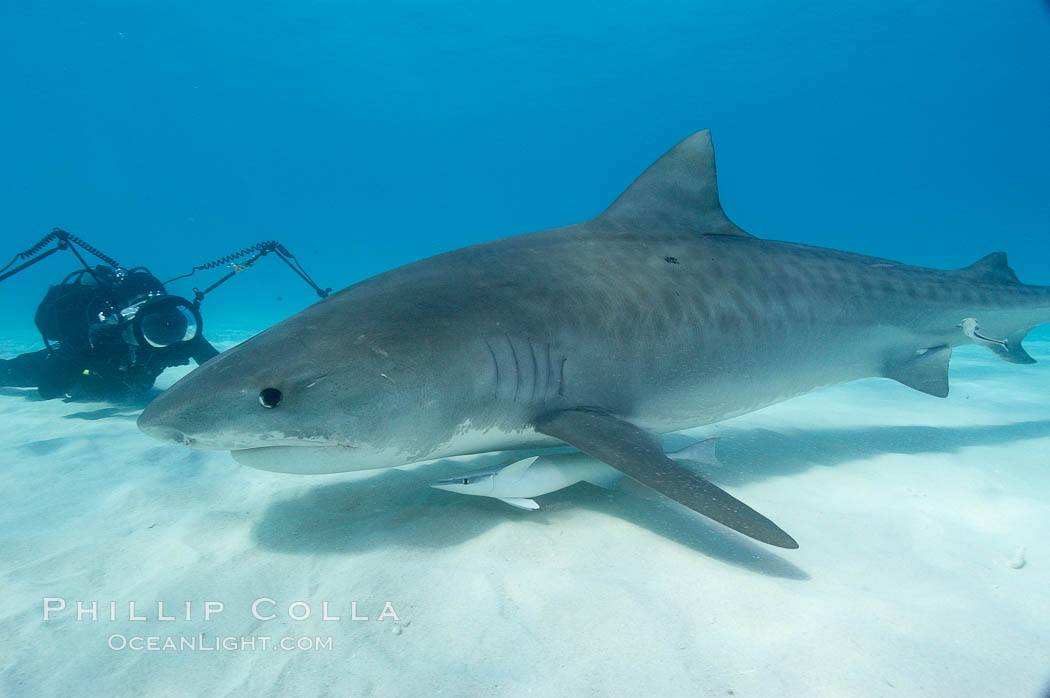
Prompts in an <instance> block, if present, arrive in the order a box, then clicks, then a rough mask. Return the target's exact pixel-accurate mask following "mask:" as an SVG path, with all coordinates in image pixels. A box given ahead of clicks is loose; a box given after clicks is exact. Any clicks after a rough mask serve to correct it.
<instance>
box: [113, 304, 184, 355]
mask: <svg viewBox="0 0 1050 698" xmlns="http://www.w3.org/2000/svg"><path fill="white" fill-rule="evenodd" d="M120 318H121V324H122V325H123V332H122V333H123V336H124V341H125V342H127V343H128V344H134V345H136V346H139V347H150V348H152V349H166V348H168V347H170V346H173V345H176V344H179V343H180V342H192V341H193V340H194V339H196V338H197V337H199V336H200V335H201V333H202V332H203V327H204V320H203V319H202V318H201V314H200V311H199V310H198V309H197V307H196V306H195V305H194V304H193V303H191V302H190V301H188V300H186V299H185V298H181V297H179V296H171V295H167V294H150V295H148V296H146V297H145V298H142V299H140V300H137V301H136V302H134V303H132V304H131V305H129V306H127V307H126V308H124V309H122V310H121V311H120Z"/></svg>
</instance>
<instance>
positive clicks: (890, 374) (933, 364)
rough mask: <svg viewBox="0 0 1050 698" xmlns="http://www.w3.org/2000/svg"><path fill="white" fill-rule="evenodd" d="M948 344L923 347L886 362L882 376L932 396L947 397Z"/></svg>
mask: <svg viewBox="0 0 1050 698" xmlns="http://www.w3.org/2000/svg"><path fill="white" fill-rule="evenodd" d="M951 358H952V348H951V347H950V346H948V345H944V346H940V347H931V348H929V349H923V350H922V351H920V352H919V353H916V354H912V355H911V356H908V357H906V358H904V359H901V360H896V361H890V362H887V364H886V368H885V370H884V371H883V374H882V375H883V376H885V377H886V378H892V379H893V380H895V381H897V382H898V383H903V384H904V385H906V386H908V387H909V388H915V389H916V390H919V391H921V392H924V393H926V394H927V395H932V396H934V397H948V361H949V359H951Z"/></svg>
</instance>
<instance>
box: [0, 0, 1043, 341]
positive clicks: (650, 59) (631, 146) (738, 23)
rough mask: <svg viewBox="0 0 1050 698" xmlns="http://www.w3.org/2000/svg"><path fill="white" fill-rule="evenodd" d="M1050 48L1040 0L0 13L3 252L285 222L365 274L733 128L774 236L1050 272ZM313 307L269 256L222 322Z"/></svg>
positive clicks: (115, 7) (763, 221) (593, 206)
mask: <svg viewBox="0 0 1050 698" xmlns="http://www.w3.org/2000/svg"><path fill="white" fill-rule="evenodd" d="M1047 46H1050V5H1048V4H1047V3H1046V2H1038V1H1036V0H1024V1H1021V2H1010V3H993V2H985V1H974V0H969V1H964V2H913V1H909V2H903V1H900V0H891V1H890V2H885V3H878V4H877V5H872V4H871V3H832V2H797V1H795V2H787V3H785V2H764V3H751V4H748V5H746V6H742V5H741V4H740V3H733V2H724V1H723V2H706V3H687V2H666V1H662V2H646V3H640V2H637V3H622V2H621V3H601V4H597V3H566V2H558V3H545V2H544V3H504V2H499V3H493V2H459V3H443V4H437V3H418V2H405V1H403V0H402V1H396V2H388V3H375V4H361V3H337V2H313V1H308V2H296V3H291V2H287V3H274V2H255V3H223V4H219V3H201V2H189V3H136V2H107V3H101V4H100V3H89V4H85V3H74V2H33V3H13V2H12V3H4V4H3V6H2V8H0V62H2V64H3V65H5V66H7V68H6V70H5V76H4V88H3V93H2V95H3V96H2V100H3V107H2V109H0V129H2V132H3V133H4V134H5V138H4V148H3V155H2V157H0V215H2V217H3V226H2V230H3V238H2V240H3V243H2V247H3V248H5V249H7V250H8V252H3V256H4V257H5V260H4V261H6V257H7V256H8V255H9V253H10V254H13V253H14V252H15V251H17V250H20V249H24V248H25V247H28V246H29V245H30V244H32V243H33V242H35V241H36V240H37V239H38V238H39V237H41V236H42V235H43V234H44V233H46V232H47V231H49V230H50V229H51V228H52V227H54V226H61V227H63V228H66V229H68V230H70V231H72V232H74V233H77V234H79V235H81V236H82V237H84V238H86V239H88V240H89V241H91V242H93V243H94V244H95V245H97V246H98V247H100V248H102V249H103V250H104V251H106V252H108V253H109V254H110V255H112V256H114V257H116V258H117V259H118V260H119V261H121V262H122V263H123V264H125V265H134V264H144V265H147V266H150V267H152V268H153V269H154V270H155V271H156V273H157V274H158V275H159V276H161V277H162V278H167V277H169V276H174V275H175V274H177V273H181V272H183V271H185V270H187V269H188V268H189V267H190V266H192V265H193V264H197V263H200V262H203V261H206V260H210V259H212V258H215V257H218V256H221V255H224V254H226V253H228V252H229V251H231V250H235V249H240V248H241V247H244V246H246V245H248V244H250V243H253V242H255V241H258V240H262V239H268V238H274V239H277V240H280V241H282V242H284V243H285V244H286V245H287V246H288V247H289V248H290V249H291V250H292V251H293V252H294V253H296V254H298V255H299V256H300V258H301V259H302V261H303V263H304V264H305V265H306V267H307V269H308V270H310V271H311V272H312V273H313V275H314V276H315V277H316V278H317V279H318V281H319V282H320V283H322V285H326V286H333V287H335V288H340V287H342V286H345V285H348V284H350V283H352V282H354V281H357V280H360V279H362V278H365V277H367V276H369V275H372V274H375V273H377V272H380V271H383V270H385V269H388V268H391V267H394V266H397V265H400V264H404V263H406V262H410V261H413V260H416V259H419V258H422V257H426V256H429V255H431V254H435V253H437V252H441V251H444V250H448V249H452V248H456V247H461V246H464V245H468V244H471V243H476V242H481V241H484V240H489V239H493V238H496V237H501V236H505V235H509V234H515V233H521V232H528V231H531V230H537V229H542V228H547V227H553V226H556V225H562V224H567V223H572V222H576V221H579V220H581V219H584V218H587V217H590V216H592V215H594V214H596V213H597V212H599V211H600V210H601V209H602V208H604V207H605V206H606V205H607V204H608V203H609V202H610V201H611V200H612V199H613V198H615V196H616V195H617V194H618V193H619V192H620V191H621V190H622V189H623V188H624V187H626V185H627V184H629V183H630V181H631V180H632V179H633V178H634V177H635V176H636V175H637V174H638V173H640V172H641V171H642V170H643V169H644V168H645V167H646V166H648V164H649V163H650V162H652V161H653V160H655V159H656V158H657V157H658V156H659V155H660V154H661V153H663V152H664V151H665V150H666V149H668V148H669V147H670V146H672V145H673V144H674V143H675V142H677V141H678V140H680V139H681V138H683V137H684V136H686V135H688V134H689V133H692V132H693V131H696V130H698V129H701V128H711V129H712V132H713V135H714V138H715V144H716V150H717V154H718V158H719V172H720V184H721V194H722V199H723V203H724V206H725V208H726V210H727V212H728V213H729V215H730V216H731V217H732V218H733V219H734V220H735V221H736V222H737V223H738V224H740V225H741V226H742V227H743V228H745V229H746V230H748V231H750V232H752V233H754V234H756V235H758V236H760V237H767V238H775V239H784V240H793V241H799V242H805V243H811V244H817V245H822V246H829V247H836V248H840V249H847V250H853V251H858V252H864V253H869V254H874V255H879V256H885V257H890V258H894V259H899V260H902V261H906V262H909V263H913V264H920V265H928V266H940V267H957V266H963V265H966V264H969V263H970V262H972V261H974V260H975V259H977V258H978V257H980V256H982V255H983V254H985V253H987V252H989V251H992V250H996V249H1002V250H1006V251H1007V252H1009V253H1010V254H1011V261H1012V264H1013V266H1014V267H1015V269H1016V270H1017V272H1018V274H1019V275H1020V277H1021V278H1022V280H1025V281H1027V282H1029V283H1050V235H1048V233H1050V228H1048V221H1050V196H1048V192H1050V128H1048V121H1047V119H1048V115H1050V51H1048V50H1047ZM0 252H2V250H0ZM73 265H74V260H72V259H71V258H67V259H65V260H61V261H59V260H56V259H55V258H52V259H51V260H48V261H47V262H44V263H42V264H41V265H40V266H38V267H36V268H35V269H34V270H32V271H31V272H28V273H25V274H23V275H22V276H21V277H20V278H18V279H14V280H11V281H8V282H6V283H5V284H4V285H3V286H0V293H2V294H3V298H4V303H5V306H6V307H7V308H8V309H9V312H8V313H7V314H6V315H5V316H4V318H3V320H2V321H0V326H4V327H7V328H9V329H12V330H13V329H18V328H26V327H31V315H32V310H33V307H34V305H35V303H36V301H37V299H38V297H39V295H40V293H41V289H42V286H43V285H45V284H47V283H49V282H51V281H52V280H53V279H55V278H56V277H59V276H61V275H62V274H63V273H64V272H65V271H66V270H67V269H71V268H73ZM214 278H216V276H215V275H212V276H210V277H207V278H205V279H203V281H204V282H207V281H208V279H214ZM194 281H197V279H194ZM192 285H193V284H191V283H185V284H182V285H180V286H176V288H175V289H174V290H177V291H181V292H183V293H189V292H190V290H189V289H190V288H191V287H192ZM314 298H315V297H314V296H313V294H312V291H310V290H309V289H308V288H307V287H305V286H304V285H302V284H301V283H300V282H299V281H298V280H297V279H296V278H294V277H293V276H291V274H290V273H289V272H287V270H286V269H284V268H283V266H282V265H280V264H279V263H278V262H277V261H276V260H266V263H265V264H263V265H261V266H260V267H259V268H258V270H257V271H256V272H253V273H252V274H248V275H244V276H242V277H241V278H239V279H237V280H236V282H234V283H231V284H230V285H228V286H227V287H225V288H223V289H222V290H221V291H218V292H216V293H215V294H213V296H212V297H211V298H210V299H209V300H208V301H207V303H206V305H205V314H206V319H207V321H208V322H209V323H210V325H211V326H212V327H220V326H232V325H238V326H240V325H245V326H251V327H261V326H265V325H268V324H270V323H272V322H275V321H277V320H279V319H281V318H283V317H286V316H287V315H289V314H291V313H293V312H295V311H296V310H298V309H300V308H302V307H304V306H305V305H306V304H308V303H310V302H311V301H312V300H314Z"/></svg>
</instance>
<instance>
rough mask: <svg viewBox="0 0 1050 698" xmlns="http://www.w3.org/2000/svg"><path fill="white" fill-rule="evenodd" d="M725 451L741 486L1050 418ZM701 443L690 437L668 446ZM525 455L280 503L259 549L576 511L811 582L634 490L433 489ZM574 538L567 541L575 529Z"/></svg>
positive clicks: (943, 446)
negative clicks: (519, 499)
mask: <svg viewBox="0 0 1050 698" xmlns="http://www.w3.org/2000/svg"><path fill="white" fill-rule="evenodd" d="M723 434H724V438H723V439H722V441H721V442H720V444H719V457H720V458H721V459H722V461H723V463H724V464H725V465H724V467H723V468H719V469H717V470H715V469H713V470H711V471H709V475H710V477H711V479H712V480H715V481H716V482H718V483H719V484H721V485H728V486H734V485H743V484H746V483H748V482H752V481H756V480H761V479H765V478H769V477H778V476H785V475H791V474H793V473H798V472H801V471H804V470H806V469H808V468H811V467H817V466H822V467H830V466H834V465H836V464H839V463H844V462H848V461H851V460H855V459H862V458H869V457H872V456H877V455H879V454H883V453H916V454H917V453H930V452H940V453H945V452H952V451H956V450H958V449H960V448H965V447H971V446H988V445H995V444H1003V443H1009V442H1012V441H1019V440H1025V439H1033V438H1040V437H1044V436H1048V435H1050V420H1042V421H1029V422H1017V423H1014V424H1001V425H979V426H972V427H927V426H874V427H857V428H844V429H814V430H798V431H791V432H783V433H782V432H774V431H771V430H768V429H748V430H743V429H742V430H726V431H725V432H723ZM692 440H695V439H693V438H690V437H687V436H685V435H680V434H677V435H672V436H671V437H669V438H668V439H667V445H668V447H670V448H673V447H675V446H674V445H675V444H676V443H679V442H681V443H683V444H684V443H686V442H688V441H692ZM531 453H532V452H529V453H525V452H522V453H512V452H507V453H500V454H491V455H488V456H484V457H481V458H477V459H475V460H473V461H471V462H470V464H469V465H466V464H464V463H462V462H458V461H456V460H453V459H446V460H441V461H435V462H433V463H428V464H424V465H421V466H417V467H415V468H412V469H406V470H386V471H382V472H378V473H376V474H375V475H374V476H373V477H369V478H367V479H355V480H354V481H350V482H340V483H335V484H327V485H323V486H320V487H315V488H313V489H311V490H309V491H307V492H306V493H305V494H303V495H300V496H297V497H293V498H289V499H285V500H282V501H278V502H275V503H273V504H272V505H271V506H270V508H269V509H268V510H267V511H266V512H265V514H264V516H263V517H262V519H261V520H260V522H259V523H258V524H257V525H256V527H255V530H254V532H253V533H254V538H255V540H256V542H257V543H258V544H259V545H260V546H261V547H263V548H266V549H269V550H272V551H276V552H282V553H292V554H304V555H305V554H333V555H348V554H349V555H352V554H354V553H360V552H365V551H367V550H371V549H375V548H383V547H391V548H398V547H406V548H439V547H444V546H450V545H457V544H459V543H462V542H463V541H466V540H470V539H471V538H474V537H475V536H478V535H481V534H483V533H484V532H486V531H488V530H489V529H491V528H492V527H494V526H497V525H499V524H501V523H504V522H513V523H514V525H516V526H537V527H541V528H542V527H547V526H561V525H562V523H561V522H562V521H563V520H564V519H565V518H566V517H567V515H568V514H570V513H571V511H572V509H574V508H577V507H585V508H587V509H590V510H593V511H598V512H601V513H604V514H607V515H609V516H611V517H617V518H620V519H624V520H626V521H630V522H631V523H633V524H635V525H638V526H642V527H644V528H647V529H649V530H650V531H652V532H654V533H656V534H658V535H661V536H663V537H665V538H668V539H670V540H673V541H675V542H677V543H679V544H681V545H685V546H687V547H690V548H692V549H693V550H695V551H697V552H699V553H701V554H703V555H708V556H710V557H713V558H716V559H718V560H721V561H723V562H725V563H728V564H731V565H735V566H738V567H742V568H745V569H748V570H751V571H754V572H758V573H761V574H765V575H769V576H772V577H784V578H789V579H798V580H805V579H809V575H808V574H806V572H805V571H804V570H802V569H800V568H799V567H797V566H796V565H795V564H793V563H792V562H790V561H789V560H788V558H786V557H784V556H782V555H780V554H778V553H777V552H774V551H773V550H772V549H770V548H767V547H765V546H761V545H759V544H757V543H753V542H751V541H750V540H748V539H747V538H744V537H743V536H740V535H738V534H736V533H734V532H732V531H729V530H728V529H725V528H723V527H721V526H719V525H717V524H715V523H713V522H711V521H709V520H708V519H706V518H704V517H702V516H699V515H697V514H696V513H694V512H692V511H690V510H688V509H686V508H685V507H682V506H680V505H678V504H676V503H674V502H670V501H668V500H664V499H662V498H659V497H657V496H656V495H655V494H652V495H650V494H647V493H645V492H641V491H639V490H640V489H641V488H634V487H631V488H628V489H629V490H630V491H628V492H610V491H606V490H602V489H599V488H597V487H593V486H591V485H587V484H580V485H576V486H573V487H570V488H568V489H565V490H562V491H560V492H555V493H552V494H549V495H546V496H545V497H544V498H543V500H542V508H541V509H540V510H538V511H535V512H525V511H519V510H516V509H512V508H510V507H508V506H507V505H505V504H503V503H502V502H499V501H496V500H494V499H489V498H487V497H467V496H462V495H455V494H452V493H447V492H441V491H438V490H434V489H431V488H430V487H428V485H429V484H430V483H431V482H434V481H435V480H438V479H441V478H443V477H449V476H451V475H453V474H455V473H456V472H462V471H466V470H472V469H476V468H479V467H486V466H490V465H497V464H499V463H504V462H508V461H509V460H511V459H514V458H516V457H524V456H526V455H530V454H531ZM567 532H568V533H571V532H569V531H567Z"/></svg>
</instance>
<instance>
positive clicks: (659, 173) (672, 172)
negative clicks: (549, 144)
mask: <svg viewBox="0 0 1050 698" xmlns="http://www.w3.org/2000/svg"><path fill="white" fill-rule="evenodd" d="M592 223H594V224H595V225H596V227H598V228H612V229H621V230H622V229H627V230H641V231H647V232H650V231H651V232H654V233H655V232H661V233H666V232H680V233H691V234H707V235H738V236H742V237H753V236H752V235H749V234H748V233H745V232H744V231H743V230H741V229H740V228H738V227H737V226H736V225H735V224H734V223H733V222H732V221H731V220H729V218H728V217H727V216H726V214H725V213H724V212H723V211H722V206H721V204H719V202H718V183H717V181H716V178H715V150H714V146H712V144H711V132H710V131H707V130H704V131H699V132H697V133H694V134H693V135H691V136H689V137H688V138H686V139H685V140H684V141H682V142H681V143H679V144H678V145H676V146H675V147H673V148H671V149H670V150H669V151H667V153H665V154H664V156H663V157H661V158H660V159H659V160H657V161H656V162H654V163H653V164H652V165H650V166H649V169H647V170H646V171H645V172H643V173H642V174H641V176H640V177H638V179H636V180H634V183H632V184H631V186H630V187H628V188H627V191H625V192H624V193H623V194H620V197H619V198H618V199H616V201H614V202H613V204H612V206H610V207H609V208H607V209H606V210H605V212H603V213H602V214H601V215H600V216H598V217H597V218H595V219H594V220H593V221H592Z"/></svg>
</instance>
